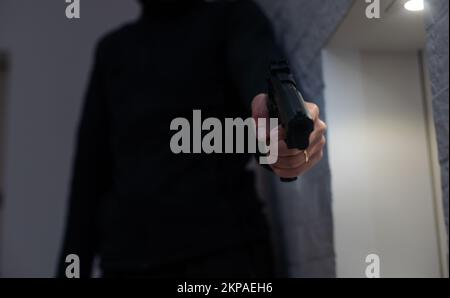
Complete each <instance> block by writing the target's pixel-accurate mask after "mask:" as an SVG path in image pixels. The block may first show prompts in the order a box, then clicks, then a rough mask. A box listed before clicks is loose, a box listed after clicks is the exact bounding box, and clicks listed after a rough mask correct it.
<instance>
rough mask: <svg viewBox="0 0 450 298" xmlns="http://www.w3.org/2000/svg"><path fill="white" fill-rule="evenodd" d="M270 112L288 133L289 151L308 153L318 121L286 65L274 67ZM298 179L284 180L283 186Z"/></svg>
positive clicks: (270, 89) (281, 64)
mask: <svg viewBox="0 0 450 298" xmlns="http://www.w3.org/2000/svg"><path fill="white" fill-rule="evenodd" d="M268 85H269V88H268V89H269V101H268V107H267V108H268V110H269V115H270V117H271V118H278V119H279V121H280V122H281V125H282V127H283V128H284V129H285V130H286V139H285V142H286V144H287V146H288V148H289V149H299V150H305V149H307V148H308V147H309V136H310V134H311V133H312V132H313V130H314V121H313V119H312V118H311V116H310V114H309V112H308V110H307V109H306V105H305V100H304V99H303V96H302V94H301V93H300V91H299V90H298V89H297V84H296V83H295V80H294V76H293V75H292V73H291V70H290V69H289V66H288V64H287V62H286V61H279V62H273V63H272V64H271V66H270V76H269V79H268ZM295 180H297V178H281V181H283V182H291V181H295Z"/></svg>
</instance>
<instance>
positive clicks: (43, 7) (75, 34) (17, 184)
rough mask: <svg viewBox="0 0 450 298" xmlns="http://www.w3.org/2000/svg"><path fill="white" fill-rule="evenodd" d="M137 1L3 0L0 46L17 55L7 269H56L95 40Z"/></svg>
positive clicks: (42, 272)
mask: <svg viewBox="0 0 450 298" xmlns="http://www.w3.org/2000/svg"><path fill="white" fill-rule="evenodd" d="M136 2H137V1H123V0H95V1H93V0H88V1H83V0H82V1H81V19H79V20H67V19H66V18H65V6H66V3H65V1H63V0H61V1H53V0H45V1H43V0H41V1H33V0H1V1H0V50H6V51H8V53H9V54H10V58H11V74H10V85H9V86H8V89H9V97H8V102H9V105H8V111H7V128H8V130H7V142H6V151H7V152H6V168H5V176H6V180H5V187H6V200H5V210H4V211H5V213H4V216H5V218H4V233H3V235H4V237H3V239H2V242H1V243H2V245H3V247H2V251H1V273H2V275H3V276H5V277H21V276H25V277H46V276H52V275H53V274H54V271H55V267H56V259H57V256H58V251H59V245H60V240H61V236H62V228H63V220H64V215H65V206H66V200H67V191H68V187H67V186H68V182H69V177H70V175H69V174H70V168H71V160H72V150H73V139H74V132H75V128H76V124H77V121H78V113H79V109H80V103H81V100H82V97H83V93H84V90H85V85H86V81H87V77H88V72H89V69H90V64H91V57H92V52H93V47H94V44H95V42H96V40H97V39H98V37H99V36H101V35H102V34H103V33H104V32H106V31H108V30H110V29H112V28H115V27H117V26H118V25H119V24H121V23H123V22H124V21H125V20H130V19H133V18H135V16H136V14H137V12H138V6H137V3H136Z"/></svg>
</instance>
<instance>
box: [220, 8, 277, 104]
mask: <svg viewBox="0 0 450 298" xmlns="http://www.w3.org/2000/svg"><path fill="white" fill-rule="evenodd" d="M277 52H278V49H277V46H276V44H275V38H274V34H273V31H272V26H271V23H270V21H269V20H268V19H267V17H266V16H265V15H264V13H263V11H262V10H261V9H260V7H259V6H258V5H257V4H256V3H254V2H253V1H249V0H241V1H235V2H233V4H232V5H231V9H230V14H229V18H228V47H227V58H228V70H229V76H230V79H231V81H232V82H233V84H234V85H235V86H236V88H237V91H238V93H239V96H240V97H241V98H242V100H244V102H245V104H246V106H247V107H248V108H250V103H251V101H252V99H253V97H255V96H256V95H258V94H259V93H267V77H268V73H269V66H270V61H271V59H272V57H273V56H274V55H275V54H276V53H277Z"/></svg>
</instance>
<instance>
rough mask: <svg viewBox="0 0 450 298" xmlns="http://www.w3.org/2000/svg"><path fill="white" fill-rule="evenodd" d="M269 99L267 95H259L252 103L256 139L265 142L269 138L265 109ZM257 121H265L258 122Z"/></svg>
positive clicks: (267, 113)
mask: <svg viewBox="0 0 450 298" xmlns="http://www.w3.org/2000/svg"><path fill="white" fill-rule="evenodd" d="M268 100H269V98H268V96H267V94H264V93H261V94H259V95H257V96H255V98H253V101H252V118H253V119H254V120H255V123H256V130H257V137H258V140H260V141H265V140H267V139H268V137H269V133H270V132H269V125H268V121H269V110H268V109H267V102H268ZM258 119H265V121H263V120H258Z"/></svg>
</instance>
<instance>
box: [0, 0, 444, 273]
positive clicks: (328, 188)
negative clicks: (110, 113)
mask: <svg viewBox="0 0 450 298" xmlns="http://www.w3.org/2000/svg"><path fill="white" fill-rule="evenodd" d="M257 2H258V3H259V5H261V7H262V8H263V10H264V11H265V12H266V14H267V16H268V17H269V18H270V19H271V20H272V22H273V26H274V29H275V32H276V33H277V37H278V39H279V42H280V43H281V44H282V45H283V46H284V49H285V52H286V53H287V54H288V56H289V59H290V62H291V64H292V66H293V68H294V71H295V73H296V77H297V79H298V80H301V81H302V85H303V87H304V89H305V90H304V91H305V94H306V95H307V96H306V97H307V98H308V99H309V98H314V99H315V101H316V102H317V103H318V104H319V105H320V106H321V108H322V111H323V112H324V115H325V117H326V120H327V123H328V126H329V133H328V137H329V143H328V154H327V155H326V158H325V160H324V162H323V163H322V164H321V166H320V167H318V169H316V170H315V171H313V172H312V173H310V174H308V175H307V176H306V177H304V178H303V179H300V181H298V183H296V184H294V185H282V184H280V183H279V182H278V180H277V179H274V178H273V177H271V175H268V174H267V173H259V177H260V182H259V189H260V191H261V193H262V194H263V195H264V196H265V197H266V199H267V200H268V201H269V202H270V205H271V218H272V224H273V227H274V231H275V234H276V235H275V239H276V240H277V248H278V251H279V255H280V258H279V262H280V266H282V267H283V268H284V270H285V271H286V275H288V276H292V277H333V276H337V277H365V274H364V272H365V268H366V266H367V264H366V263H365V257H366V256H367V255H368V254H372V253H374V254H377V255H379V256H380V259H381V274H382V277H448V236H447V235H448V232H447V231H448V3H449V2H448V1H447V0H428V1H425V2H422V1H415V0H413V2H416V3H413V5H412V6H411V4H410V5H409V6H408V5H407V8H409V9H411V8H413V9H414V8H417V9H414V10H417V11H411V10H407V9H405V3H407V2H408V1H403V0H381V1H380V18H379V19H368V18H367V15H366V9H367V5H368V4H367V3H366V2H365V1H364V0H355V1H350V0H285V1H270V0H259V1H257ZM420 3H424V7H423V9H421V7H420ZM66 6H67V4H66V3H65V1H63V0H61V1H49V0H46V1H39V2H37V1H31V0H15V1H13V0H0V276H2V277H51V276H53V275H54V273H55V268H56V261H57V258H58V252H59V248H60V243H61V239H62V232H63V223H64V216H65V210H66V209H65V208H66V202H67V196H68V184H69V181H70V171H71V166H72V154H73V145H74V136H75V130H76V126H77V123H78V118H79V112H80V106H81V102H82V99H83V94H84V91H85V88H86V83H87V78H88V73H89V70H90V67H91V62H92V56H93V49H94V45H95V43H96V41H97V40H98V38H99V37H100V36H102V35H103V34H105V33H106V32H108V31H110V30H111V29H113V28H116V27H118V26H119V25H121V24H123V23H124V22H128V21H132V20H134V19H135V18H137V16H138V15H139V7H138V5H137V3H136V1H119V0H113V1H111V0H90V1H83V0H82V1H81V18H80V19H78V20H75V19H74V20H68V19H67V18H66V16H65V13H64V11H65V8H66Z"/></svg>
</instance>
